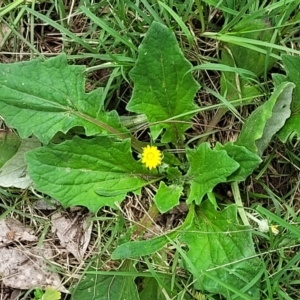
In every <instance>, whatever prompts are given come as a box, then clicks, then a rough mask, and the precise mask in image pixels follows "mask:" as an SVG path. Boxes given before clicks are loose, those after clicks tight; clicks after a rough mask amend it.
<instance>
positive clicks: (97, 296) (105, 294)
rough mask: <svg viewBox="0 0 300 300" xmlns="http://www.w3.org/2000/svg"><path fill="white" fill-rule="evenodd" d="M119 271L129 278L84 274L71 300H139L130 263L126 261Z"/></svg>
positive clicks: (133, 271) (134, 272)
mask: <svg viewBox="0 0 300 300" xmlns="http://www.w3.org/2000/svg"><path fill="white" fill-rule="evenodd" d="M121 271H124V272H127V273H128V275H131V274H132V275H131V276H122V275H112V274H109V272H107V273H108V275H101V274H86V275H85V276H84V277H83V279H82V280H81V281H80V282H79V284H78V286H77V287H76V289H75V290H74V292H73V293H72V300H84V299H93V300H124V299H126V300H140V298H139V295H138V292H137V287H136V285H135V282H134V280H135V278H136V277H137V273H136V271H135V270H134V267H133V265H132V262H128V261H126V262H125V264H124V265H123V267H122V268H121Z"/></svg>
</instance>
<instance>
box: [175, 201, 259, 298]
mask: <svg viewBox="0 0 300 300" xmlns="http://www.w3.org/2000/svg"><path fill="white" fill-rule="evenodd" d="M181 239H182V241H183V242H184V243H186V244H187V246H188V247H189V252H188V253H187V257H188V259H189V262H186V269H187V270H189V271H190V272H191V273H192V274H193V275H194V278H195V280H196V282H195V288H196V289H199V290H201V291H208V292H210V293H214V294H222V295H223V296H224V297H226V299H232V296H233V294H232V293H231V292H230V291H229V290H228V289H226V288H224V287H223V286H222V285H220V284H218V283H217V282H215V281H214V280H212V279H210V278H209V277H206V276H205V275H204V274H203V272H202V271H206V272H209V274H211V275H213V276H215V277H217V278H219V279H220V280H221V281H222V282H224V283H227V284H230V285H231V286H233V287H235V288H236V289H237V290H240V291H242V292H244V293H246V294H247V295H248V296H251V299H260V298H259V282H251V281H252V280H253V278H255V276H256V275H257V274H258V272H259V271H260V266H261V263H260V260H259V259H258V258H257V257H255V251H254V246H253V241H252V236H251V228H249V227H247V226H241V225H239V224H238V220H237V207H236V206H235V205H231V206H229V207H227V208H226V209H224V210H223V211H221V212H218V211H216V210H215V208H214V207H213V205H212V204H211V203H210V202H209V201H204V202H203V203H202V204H201V205H200V207H198V208H196V214H195V218H194V224H193V225H192V226H191V227H190V228H189V230H188V231H187V232H185V233H184V234H183V235H182V237H181ZM191 264H192V265H193V267H192V265H191ZM199 275H200V276H201V277H199V278H198V276H199ZM250 282H251V284H249V283H250Z"/></svg>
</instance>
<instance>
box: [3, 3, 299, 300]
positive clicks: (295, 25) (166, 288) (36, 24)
mask: <svg viewBox="0 0 300 300" xmlns="http://www.w3.org/2000/svg"><path fill="white" fill-rule="evenodd" d="M298 8H299V1H297V0H295V1H293V0H289V1H283V0H281V1H266V0H265V1H258V0H251V1H241V0H238V1H234V0H227V1H214V0H202V1H201V0H197V1H196V0H195V1H188V0H185V1H184V0H182V1H179V0H178V1H175V0H168V1H156V0H148V1H147V0H140V1H131V0H110V1H109V0H108V1H99V2H97V3H94V2H90V1H87V0H82V1H73V2H72V1H70V2H68V4H67V5H66V6H65V4H64V1H62V0H52V1H45V2H43V1H32V2H26V1H25V2H24V1H15V2H13V3H11V1H3V2H2V3H1V6H0V21H1V22H0V62H1V63H11V62H17V61H23V60H30V59H33V58H36V57H40V58H41V59H45V58H47V57H51V56H55V55H57V54H59V53H61V52H64V53H66V54H67V58H68V60H69V62H70V64H73V63H76V64H84V65H86V66H87V83H86V89H87V90H88V91H90V90H93V89H95V88H97V87H99V86H104V87H105V92H104V96H103V97H105V107H106V108H107V109H116V110H117V111H118V112H119V114H120V115H121V116H122V117H121V118H123V119H124V120H125V119H126V120H127V121H128V122H129V123H130V122H133V124H132V125H129V126H130V128H131V129H132V131H133V132H135V133H136V135H139V136H146V135H145V133H144V131H145V130H146V129H147V128H146V127H145V126H147V125H146V122H145V119H144V118H143V116H139V118H140V119H141V120H140V119H139V120H136V119H134V118H132V117H130V116H128V113H127V112H126V111H125V105H126V103H127V102H128V101H129V99H130V97H131V93H132V82H131V81H130V79H129V76H128V72H129V71H130V69H131V68H132V67H133V65H134V63H135V61H136V59H137V57H138V47H139V44H140V43H141V41H142V39H143V37H144V35H145V34H146V32H147V29H148V27H149V26H150V24H151V23H152V22H153V21H154V20H155V21H158V22H161V23H164V24H166V25H167V26H168V27H169V28H171V30H173V31H174V32H175V34H176V37H177V40H178V42H179V45H180V47H181V49H182V51H183V53H184V54H185V56H186V58H187V59H189V60H190V61H191V62H192V64H193V66H194V67H193V75H194V77H195V79H196V80H197V81H198V82H201V83H203V87H202V89H201V91H199V93H198V95H197V98H196V99H195V101H196V102H197V103H198V104H200V106H201V107H200V108H199V109H198V110H197V116H196V117H195V118H194V119H193V129H192V130H191V131H189V132H188V134H187V140H186V145H195V143H197V142H199V143H200V142H203V141H209V142H210V143H211V144H214V143H216V142H222V143H225V142H228V141H230V140H234V139H235V138H236V136H237V134H238V132H239V131H240V129H241V125H242V123H243V122H244V121H245V120H246V119H247V118H248V116H249V114H250V113H251V112H252V111H253V110H254V108H255V107H256V106H257V105H259V104H260V103H262V102H263V101H265V100H266V99H267V98H268V96H269V91H270V90H272V88H273V86H272V79H271V73H276V72H280V73H283V74H284V70H283V67H282V62H281V55H282V54H292V55H295V56H299V54H300V51H299V50H298V49H299V38H298V32H299V26H300V13H299V9H298ZM257 19H263V20H267V21H268V23H269V24H270V27H269V28H268V29H272V30H273V32H272V38H271V40H270V41H268V42H266V41H263V40H259V39H255V38H249V37H247V36H245V34H247V33H251V34H253V33H255V30H253V29H251V28H249V30H245V31H243V32H242V33H241V32H236V31H235V29H234V27H235V26H236V25H238V24H240V22H242V21H245V20H247V21H249V22H252V21H253V20H257ZM256 31H257V30H256ZM232 44H234V45H239V46H242V47H245V48H247V49H251V50H254V51H256V52H259V53H263V54H266V64H265V66H264V70H263V72H262V74H261V75H260V76H258V77H256V78H255V80H256V81H257V82H258V86H259V87H260V88H261V94H260V95H259V97H257V98H256V99H255V100H253V101H249V98H247V97H246V96H245V99H244V97H236V98H234V99H230V100H231V101H229V100H228V97H227V95H226V93H225V94H221V93H220V77H221V72H232V71H233V72H234V74H238V76H239V78H246V79H247V78H248V79H249V78H250V79H249V80H253V77H254V76H253V71H252V70H249V69H245V68H243V67H240V66H228V65H226V64H222V63H219V62H220V59H221V55H222V54H221V53H222V51H224V49H225V48H226V47H227V46H228V45H232ZM272 58H274V59H275V61H276V63H275V64H274V65H273V67H272V69H269V68H268V61H269V60H271V59H272ZM237 86H238V84H237ZM250 99H252V98H251V97H250ZM249 102H250V103H249ZM0 115H1V111H0ZM135 122H139V123H138V124H137V125H136V123H135ZM1 128H2V130H4V131H8V128H7V127H6V125H5V124H4V123H3V122H2V124H1ZM298 138H299V137H298ZM299 150H300V148H299V142H298V140H297V137H294V138H291V139H290V140H289V141H288V142H287V143H286V144H285V145H282V144H281V143H280V142H279V141H278V140H277V139H276V138H274V139H273V141H272V143H271V145H270V146H269V148H268V149H267V150H266V152H265V153H264V156H263V162H262V164H261V165H260V166H259V168H258V169H257V170H256V171H255V172H254V173H253V174H252V175H251V176H250V177H249V178H248V179H247V180H246V181H245V182H241V183H240V184H239V185H238V188H239V194H240V197H241V199H242V202H243V205H244V210H245V211H246V212H250V213H253V214H255V215H256V216H257V217H258V218H260V219H267V220H269V222H270V223H271V224H272V225H278V229H279V234H278V235H274V234H273V233H272V232H271V231H270V232H265V233H261V232H258V231H255V232H256V234H255V235H254V243H255V247H256V251H257V253H258V254H257V256H258V257H259V258H260V259H261V260H262V262H263V268H262V269H261V273H260V274H259V275H261V274H262V277H261V278H259V276H258V277H257V278H253V282H252V281H251V282H249V285H250V286H251V284H255V282H256V281H258V280H260V281H261V282H260V284H261V295H262V296H261V297H262V298H261V299H274V300H277V299H278V300H281V299H300V266H299V261H300V254H299V249H300V229H299V222H300V215H299V211H300V210H299V196H300V194H299V193H300V191H299V184H298V181H299V175H300V172H299V171H300V169H299V168H300V166H299V152H300V151H299ZM151 193H152V192H151V190H149V189H146V190H144V191H143V194H142V196H140V197H137V196H131V195H129V196H128V199H127V200H126V201H125V202H124V204H122V207H121V208H120V210H118V211H113V210H111V209H102V210H100V212H99V213H98V214H97V215H91V214H90V215H89V218H90V221H91V222H92V221H93V232H92V237H91V242H90V244H89V247H88V250H87V252H86V255H85V258H84V260H83V261H81V262H78V261H77V260H76V259H74V257H72V255H70V254H68V253H66V252H64V251H63V250H61V249H59V247H57V241H56V240H55V238H54V236H53V234H52V233H51V230H50V227H49V226H50V225H49V224H50V218H51V214H52V212H51V211H41V210H39V209H36V208H35V207H34V205H33V204H34V202H35V201H36V200H37V199H38V196H39V197H42V198H44V197H45V198H48V196H47V195H39V194H38V192H35V193H33V192H32V191H31V190H30V189H29V190H25V191H24V190H18V189H15V188H12V187H10V188H4V187H2V188H1V189H0V214H1V215H0V219H4V218H6V217H7V216H9V217H12V218H15V219H18V220H20V221H22V222H23V223H26V224H28V225H30V226H32V227H33V228H34V230H35V232H36V234H37V235H38V237H39V240H38V242H37V244H38V245H41V244H43V243H44V242H45V241H46V240H47V241H50V243H52V244H51V245H52V246H53V248H54V249H55V251H56V252H55V253H56V254H55V257H54V260H53V262H51V264H50V268H53V269H54V270H55V272H57V273H59V274H60V275H61V277H62V279H63V283H64V285H65V286H66V287H67V288H68V289H70V290H71V291H76V289H77V288H78V286H77V284H78V283H79V282H80V281H81V280H83V278H84V276H86V275H93V276H95V278H96V277H97V276H102V275H109V276H115V277H118V276H119V277H122V278H123V277H124V278H125V277H126V276H127V277H130V278H135V282H136V283H137V286H138V289H139V290H142V289H143V288H146V287H145V286H143V283H142V279H141V278H144V277H145V278H146V277H147V278H150V279H154V280H155V282H157V285H158V287H159V288H158V289H160V290H163V293H162V294H161V295H160V296H159V297H160V298H157V299H178V300H179V299H182V300H185V299H186V300H192V299H224V297H222V296H220V295H216V294H208V293H205V291H201V292H200V291H197V290H195V289H194V287H193V278H192V276H191V275H190V274H188V273H187V272H184V271H183V268H182V258H186V257H185V252H184V251H183V250H182V247H184V245H180V244H179V242H178V241H177V240H175V241H172V242H171V243H170V244H169V246H168V247H167V248H164V250H161V251H160V252H158V253H156V254H153V255H151V256H146V257H141V258H139V259H136V260H134V261H133V264H134V266H135V268H136V270H133V269H131V268H130V267H127V265H126V264H127V263H128V262H127V261H126V260H124V261H113V260H111V259H110V255H111V253H112V252H113V251H114V249H115V248H116V247H117V245H118V244H120V243H121V241H122V238H123V239H124V241H125V240H126V235H129V234H133V233H134V232H135V227H134V226H136V225H137V224H140V222H141V220H144V219H143V218H145V216H147V211H148V209H149V202H151V199H152V196H153V195H152V194H151ZM226 193H227V194H226ZM216 195H217V196H216V197H217V199H218V201H220V203H227V204H228V203H231V202H234V201H235V199H234V196H232V191H231V186H230V185H226V186H224V185H220V186H219V187H218V188H217V190H216ZM59 209H60V210H62V211H63V212H64V213H65V214H66V215H69V216H70V217H72V213H73V212H72V210H70V209H63V208H59ZM80 213H81V214H88V212H87V211H85V210H83V211H81V212H80ZM185 214H186V212H185V211H181V210H177V211H175V212H174V213H173V214H166V215H165V216H163V217H161V218H159V219H158V220H154V221H153V222H152V223H153V224H151V226H149V225H148V224H147V227H149V228H150V229H149V228H148V229H149V230H148V231H147V234H148V238H149V236H156V235H160V234H163V233H165V232H167V231H168V230H172V229H174V228H175V227H176V226H178V225H179V224H181V223H182V222H183V220H184V216H185ZM251 224H252V225H253V226H254V228H257V224H255V223H251ZM137 226H139V225H137ZM146 238H147V236H146ZM186 261H187V264H188V265H189V268H193V265H192V263H191V262H190V264H189V260H188V259H187V258H186ZM224 267H226V266H224ZM205 275H207V276H208V277H209V276H211V275H210V274H209V272H208V271H206V272H205ZM214 280H215V281H216V282H219V283H220V284H221V285H222V284H223V286H224V287H225V288H228V289H229V290H233V291H234V292H235V293H236V297H235V298H232V299H251V296H249V295H248V296H247V295H246V296H245V294H244V293H243V291H239V290H235V289H234V288H233V287H232V286H227V285H226V284H225V283H222V281H221V280H220V279H218V278H214ZM145 282H146V281H145ZM150 284H152V283H150V282H149V285H150ZM10 292H11V290H8V292H7V293H10ZM2 293H3V295H6V294H5V293H6V292H4V291H3V292H2ZM32 298H33V289H32V290H29V291H22V292H21V296H18V298H16V299H32ZM62 299H71V297H70V295H67V294H63V295H62ZM128 299H129V298H128Z"/></svg>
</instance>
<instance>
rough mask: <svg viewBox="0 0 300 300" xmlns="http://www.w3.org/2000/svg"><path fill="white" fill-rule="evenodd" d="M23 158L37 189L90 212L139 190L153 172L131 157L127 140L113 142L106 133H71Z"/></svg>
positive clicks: (66, 203) (66, 205) (110, 204)
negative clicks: (85, 136) (86, 135)
mask: <svg viewBox="0 0 300 300" xmlns="http://www.w3.org/2000/svg"><path fill="white" fill-rule="evenodd" d="M26 160H27V163H28V172H29V175H30V178H31V179H32V180H33V182H34V183H35V186H36V188H37V189H38V190H40V191H41V192H44V193H46V194H48V195H50V196H52V197H53V198H55V199H57V200H58V201H60V202H61V203H62V205H63V206H65V207H68V206H75V205H83V206H86V207H88V208H89V210H90V211H92V212H97V211H98V209H99V208H100V207H102V206H111V207H116V206H115V203H120V202H121V201H122V200H123V199H125V196H126V193H127V192H129V191H130V192H139V191H140V189H141V187H142V186H144V185H145V184H146V183H147V179H146V178H147V176H148V178H149V176H151V174H153V173H154V172H152V173H151V172H149V171H148V170H147V169H146V167H144V166H143V165H142V164H141V163H139V162H138V161H136V160H134V159H133V157H132V153H131V147H130V141H129V140H124V141H122V142H115V141H113V140H112V139H110V138H109V137H97V138H93V139H81V138H79V137H74V138H73V139H72V140H69V141H66V142H64V143H62V144H59V145H53V144H49V145H48V146H46V147H41V148H38V149H36V150H33V151H31V152H29V153H27V155H26Z"/></svg>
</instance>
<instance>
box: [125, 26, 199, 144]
mask: <svg viewBox="0 0 300 300" xmlns="http://www.w3.org/2000/svg"><path fill="white" fill-rule="evenodd" d="M191 67H192V65H191V64H190V63H189V61H188V60H186V59H185V58H184V56H183V54H182V52H181V50H180V48H179V46H178V44H177V41H176V38H175V35H174V33H173V32H172V31H171V30H169V29H168V28H167V27H166V26H164V25H162V24H160V23H157V22H153V23H152V25H151V26H150V28H149V30H148V32H147V34H146V36H145V38H144V40H143V42H142V44H141V45H140V47H139V57H138V60H137V62H136V65H135V67H134V68H133V69H132V70H131V72H130V73H129V74H130V77H131V78H132V80H133V82H134V90H133V95H132V98H131V100H130V102H129V103H128V105H127V109H128V110H129V111H132V112H136V113H144V114H145V115H146V116H147V118H148V120H149V122H150V123H155V124H153V125H152V126H151V127H150V128H151V133H152V137H153V139H156V138H157V137H158V135H159V134H160V133H161V132H162V130H163V129H165V130H166V132H165V133H164V135H163V139H162V141H163V142H173V143H175V144H177V143H178V141H180V140H183V139H184V136H183V134H184V132H185V131H186V130H187V129H188V128H189V127H191V125H190V124H188V123H187V122H190V120H191V118H192V116H193V114H191V113H190V114H188V115H185V116H183V115H182V114H184V113H189V112H191V111H193V110H195V109H196V108H197V106H196V105H195V103H194V101H193V99H194V96H195V93H196V92H197V90H198V89H199V84H198V83H197V82H196V81H195V80H194V79H193V77H192V75H191V73H190V72H189V70H190V69H191ZM179 115H181V116H180V117H178V118H176V120H173V121H168V122H163V121H165V120H167V119H170V118H173V117H176V116H179Z"/></svg>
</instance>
